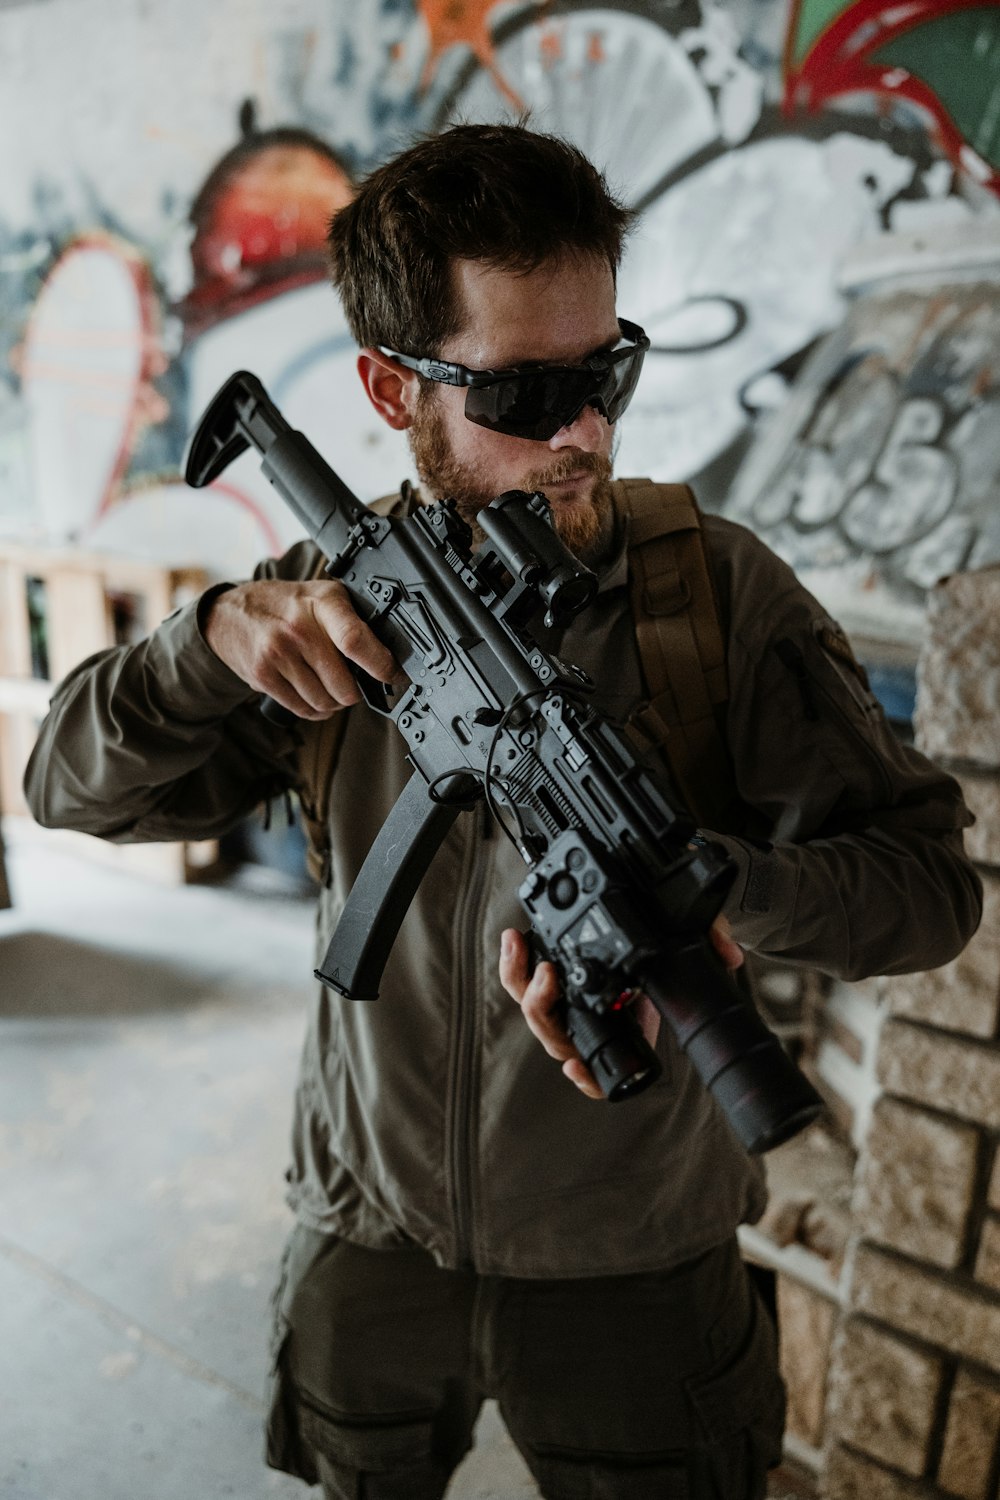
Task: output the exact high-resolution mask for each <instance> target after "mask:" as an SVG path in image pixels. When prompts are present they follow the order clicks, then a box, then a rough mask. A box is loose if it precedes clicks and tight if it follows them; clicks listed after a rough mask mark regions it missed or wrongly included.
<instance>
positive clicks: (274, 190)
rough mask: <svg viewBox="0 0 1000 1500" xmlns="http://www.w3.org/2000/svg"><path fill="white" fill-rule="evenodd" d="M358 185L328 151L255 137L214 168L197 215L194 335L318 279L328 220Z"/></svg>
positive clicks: (188, 314)
mask: <svg viewBox="0 0 1000 1500" xmlns="http://www.w3.org/2000/svg"><path fill="white" fill-rule="evenodd" d="M352 196H353V187H352V185H351V182H350V179H349V177H348V175H347V173H346V172H345V171H344V169H343V168H342V167H341V166H340V165H339V163H338V162H337V161H335V160H334V159H333V158H332V156H331V155H329V154H327V152H326V150H325V148H321V147H319V146H316V147H314V146H312V145H311V144H309V143H307V142H303V141H284V140H274V139H270V140H269V139H268V138H267V137H266V136H265V137H263V138H262V139H261V140H260V141H259V142H258V141H255V140H254V138H253V137H251V138H250V140H249V141H247V142H245V143H243V145H242V146H240V147H238V148H237V150H236V152H234V153H233V157H232V159H231V160H229V161H227V160H226V159H224V160H223V162H222V163H220V166H219V167H217V168H216V170H215V172H214V173H213V174H212V177H211V178H210V179H209V182H208V183H206V185H205V186H204V187H203V188H202V190H201V192H200V193H199V195H198V198H197V199H196V201H195V204H194V206H193V208H192V210H191V221H192V223H193V224H194V228H195V234H194V240H193V242H192V245H191V262H192V268H193V271H194V286H193V288H192V290H191V291H190V293H189V294H188V295H187V297H186V298H185V299H184V301H183V303H182V304H181V306H180V309H179V310H180V312H181V315H182V317H183V319H184V323H185V328H186V332H187V334H188V336H189V337H190V336H191V335H192V334H195V333H198V332H200V331H201V330H203V329H204V328H206V327H209V326H211V324H213V323H215V322H218V321H219V319H220V318H223V317H231V316H233V315H234V314H235V313H237V312H241V311H243V310H244V309H246V308H248V307H252V306H254V305H255V304H256V303H258V302H260V301H262V300H264V299H265V298H268V297H272V296H274V295H275V294H276V293H277V292H278V291H288V290H290V289H291V288H293V287H295V286H302V285H307V284H308V283H310V282H314V281H320V280H322V278H323V276H324V275H325V261H324V250H325V245H326V235H327V230H328V229H329V225H330V219H331V218H332V217H333V215H334V214H335V213H337V211H338V210H339V209H341V208H343V206H344V204H345V203H348V202H350V200H351V197H352Z"/></svg>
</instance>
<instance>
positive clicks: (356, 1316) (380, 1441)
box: [267, 1227, 784, 1500]
mask: <svg viewBox="0 0 1000 1500" xmlns="http://www.w3.org/2000/svg"><path fill="white" fill-rule="evenodd" d="M273 1354H274V1378H273V1390H272V1401H271V1411H270V1417H269V1421H268V1452H267V1457H268V1462H269V1463H270V1464H271V1465H272V1466H273V1467H275V1468H279V1469H284V1470H287V1471H288V1472H289V1473H292V1474H297V1475H298V1476H299V1477H300V1478H302V1479H304V1480H306V1481H307V1482H308V1483H311V1484H316V1483H322V1485H323V1493H324V1495H325V1496H326V1497H327V1500H440V1497H441V1496H442V1495H443V1494H444V1492H445V1489H446V1488H447V1485H448V1480H449V1476H450V1475H451V1473H452V1471H453V1470H454V1469H455V1468H456V1466H457V1465H458V1463H459V1462H460V1461H461V1459H462V1457H463V1455H464V1454H465V1453H466V1452H467V1451H468V1449H469V1447H470V1446H471V1440H472V1429H473V1425H474V1423H475V1420H476V1416H477V1413H478V1411H479V1408H480V1405H481V1403H482V1401H483V1398H484V1397H485V1396H490V1397H494V1398H495V1399H496V1400H497V1402H498V1403H499V1406H500V1411H501V1413H502V1415H503V1418H504V1421H505V1422H506V1424H507V1428H508V1430H509V1432H510V1434H511V1437H512V1438H513V1440H514V1442H515V1443H516V1445H517V1447H518V1448H519V1450H520V1452H521V1453H522V1454H523V1456H524V1459H525V1461H526V1463H527V1464H528V1466H529V1468H530V1469H531V1471H532V1473H533V1474H534V1476H535V1478H536V1480H537V1482H538V1485H539V1488H540V1489H541V1491H542V1493H543V1495H544V1496H545V1497H546V1500H761V1497H762V1496H763V1495H764V1493H765V1488H766V1471H767V1469H768V1468H769V1467H770V1466H772V1465H774V1464H776V1463H777V1462H778V1461H779V1460H780V1457H781V1434H782V1426H783V1421H784V1390H783V1387H782V1384H781V1379H780V1376H779V1374H778V1371H777V1350H776V1338H775V1332H774V1328H773V1326H772V1323H771V1319H770V1318H769V1317H768V1315H767V1313H766V1312H765V1311H764V1309H763V1306H762V1304H761V1302H760V1299H759V1297H758V1295H757V1293H756V1291H755V1289H754V1287H753V1284H752V1282H751V1280H750V1277H749V1276H748V1274H747V1272H746V1269H745V1267H744V1266H743V1264H742V1262H741V1260H740V1257H739V1253H738V1251H737V1247H736V1244H735V1241H733V1242H730V1243H727V1244H724V1245H721V1246H719V1247H717V1248H716V1249H714V1250H711V1251H708V1252H707V1253H706V1254H704V1255H702V1256H699V1257H698V1258H697V1259H696V1260H693V1261H689V1262H687V1263H686V1264H684V1265H682V1266H678V1267H676V1268H674V1269H673V1270H671V1271H668V1272H657V1273H651V1274H645V1275H630V1276H605V1277H593V1278H586V1279H581V1280H545V1281H527V1280H514V1279H511V1278H508V1277H496V1276H477V1275H476V1274H475V1273H474V1272H465V1271H443V1270H441V1269H440V1268H439V1267H438V1266H437V1265H435V1263H434V1261H433V1260H432V1259H431V1257H430V1256H429V1255H428V1254H426V1253H425V1252H424V1251H422V1250H419V1249H403V1250H366V1249H362V1248H360V1247H359V1246H356V1245H353V1244H350V1243H348V1242H347V1241H346V1240H341V1239H338V1238H336V1237H334V1236H330V1235H323V1234H318V1233H316V1232H315V1231H313V1230H309V1229H305V1228H302V1227H299V1228H297V1229H296V1230H294V1232H293V1234H292V1237H291V1239H290V1241H289V1244H288V1247H287V1249H286V1252H285V1258H284V1261H283V1264H282V1276H281V1282H280V1284H279V1287H278V1290H277V1292H276V1293H275V1328H274V1348H273Z"/></svg>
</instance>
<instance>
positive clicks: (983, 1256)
mask: <svg viewBox="0 0 1000 1500" xmlns="http://www.w3.org/2000/svg"><path fill="white" fill-rule="evenodd" d="M976 1280H977V1281H982V1282H984V1283H985V1284H986V1286H989V1287H992V1288H993V1290H994V1291H995V1292H1000V1219H987V1220H986V1223H985V1224H984V1225H983V1230H982V1234H981V1235H980V1236H979V1250H978V1252H977V1254H976Z"/></svg>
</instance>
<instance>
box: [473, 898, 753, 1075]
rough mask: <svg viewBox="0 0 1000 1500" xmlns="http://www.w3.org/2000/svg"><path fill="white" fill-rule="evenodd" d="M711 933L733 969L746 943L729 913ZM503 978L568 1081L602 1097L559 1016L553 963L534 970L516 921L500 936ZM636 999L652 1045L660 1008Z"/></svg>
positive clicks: (714, 923)
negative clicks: (738, 937)
mask: <svg viewBox="0 0 1000 1500" xmlns="http://www.w3.org/2000/svg"><path fill="white" fill-rule="evenodd" d="M708 935H709V937H710V938H711V941H712V945H713V947H714V948H715V950H716V952H717V953H718V955H719V957H720V958H721V959H722V962H723V963H724V964H725V966H726V968H727V969H728V970H729V971H730V973H733V972H734V970H736V969H738V968H739V967H740V965H741V964H742V963H743V949H742V948H741V947H740V945H739V943H737V942H736V941H735V939H734V938H733V935H732V930H731V928H730V926H729V923H728V921H727V920H726V918H725V917H723V916H718V917H716V919H715V921H714V922H713V923H712V926H711V927H710V928H709V934H708ZM500 983H501V984H502V985H503V987H504V989H505V990H506V991H507V993H508V995H510V996H511V998H512V999H514V1000H516V1001H517V1003H518V1005H520V1007H521V1010H522V1012H523V1014H524V1019H525V1020H526V1021H527V1023H528V1027H529V1029H530V1030H531V1032H532V1033H533V1035H534V1036H536V1037H537V1038H538V1040H539V1041H540V1042H541V1044H542V1046H543V1047H544V1048H545V1050H546V1052H547V1053H548V1054H549V1056H550V1057H552V1058H555V1060H556V1061H557V1062H560V1063H562V1070H563V1072H564V1073H565V1075H566V1077H567V1078H568V1079H569V1080H570V1082H571V1083H575V1084H576V1086H577V1088H578V1089H579V1090H580V1092H581V1093H582V1094H586V1096H587V1098H588V1099H603V1098H604V1095H603V1093H602V1092H601V1089H600V1087H599V1086H598V1083H597V1080H596V1079H595V1077H594V1075H593V1073H591V1071H590V1069H589V1068H588V1067H587V1065H586V1064H585V1063H584V1062H583V1060H582V1059H581V1057H580V1054H579V1052H577V1050H576V1048H575V1047H574V1046H573V1043H572V1042H571V1041H570V1039H569V1037H568V1036H567V1035H566V1028H565V1027H564V1026H563V1024H562V1022H561V1021H560V1019H559V1010H558V1007H559V1001H560V998H561V991H560V988H559V979H558V975H557V974H556V969H555V965H554V964H550V963H547V962H543V963H540V964H538V965H537V966H536V968H535V972H534V973H533V974H532V973H531V963H530V957H529V953H528V945H527V943H526V942H525V940H524V938H523V937H522V935H521V933H519V932H517V931H516V930H515V929H514V928H513V927H508V928H507V929H506V931H505V932H504V933H503V936H502V938H501V947H500ZM634 1004H635V1016H636V1019H637V1021H638V1022H639V1025H640V1026H641V1027H642V1030H643V1033H644V1035H645V1037H646V1040H647V1041H648V1042H649V1044H650V1046H652V1045H654V1043H655V1042H656V1037H657V1035H658V1033H659V1030H660V1024H661V1021H660V1014H659V1012H658V1011H657V1009H656V1007H655V1006H654V1005H653V1003H652V1001H651V1000H647V998H646V996H645V995H642V996H640V998H639V999H638V1000H636V1001H635V1002H634Z"/></svg>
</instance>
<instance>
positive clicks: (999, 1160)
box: [988, 1146, 1000, 1213]
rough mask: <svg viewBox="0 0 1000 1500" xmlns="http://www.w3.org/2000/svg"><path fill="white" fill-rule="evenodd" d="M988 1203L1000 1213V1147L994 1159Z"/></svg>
mask: <svg viewBox="0 0 1000 1500" xmlns="http://www.w3.org/2000/svg"><path fill="white" fill-rule="evenodd" d="M988 1202H989V1205H990V1208H995V1209H996V1211H997V1213H1000V1146H998V1147H997V1150H996V1154H995V1155H994V1157H993V1175H992V1176H991V1177H990V1190H989V1195H988Z"/></svg>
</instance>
